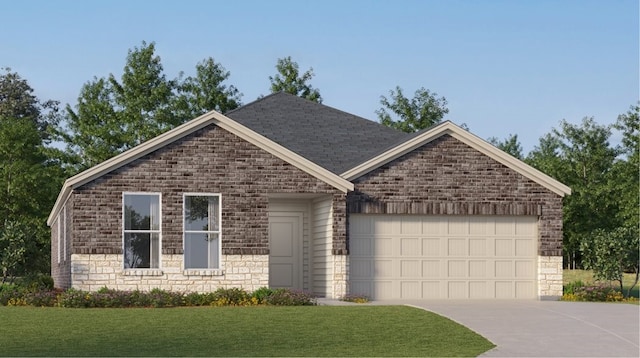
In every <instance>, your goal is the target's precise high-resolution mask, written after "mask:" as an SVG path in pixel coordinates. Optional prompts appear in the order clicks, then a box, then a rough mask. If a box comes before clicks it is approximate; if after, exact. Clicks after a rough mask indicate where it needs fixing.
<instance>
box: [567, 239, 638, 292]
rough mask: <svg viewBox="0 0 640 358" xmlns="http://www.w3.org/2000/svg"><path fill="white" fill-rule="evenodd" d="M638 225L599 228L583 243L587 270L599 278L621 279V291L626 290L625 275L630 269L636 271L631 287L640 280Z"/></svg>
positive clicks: (628, 290) (583, 254)
mask: <svg viewBox="0 0 640 358" xmlns="http://www.w3.org/2000/svg"><path fill="white" fill-rule="evenodd" d="M638 234H639V232H638V230H637V228H629V227H618V228H615V229H613V230H608V231H606V230H602V229H598V230H595V231H594V232H593V233H592V234H591V235H588V236H587V237H585V238H584V239H583V240H582V242H581V243H580V251H581V252H582V262H583V264H584V267H585V268H586V269H590V270H593V275H594V277H595V278H596V279H597V280H605V281H618V283H619V284H620V292H623V293H624V291H623V285H622V278H623V273H624V272H625V271H626V270H632V271H633V272H634V273H635V281H634V283H633V284H632V285H631V286H630V287H629V288H628V289H627V293H626V296H627V297H629V295H630V294H631V290H632V289H633V287H635V285H636V284H637V283H638V277H639V276H638V273H639V272H640V271H639V269H640V255H639V252H640V242H639V239H638Z"/></svg>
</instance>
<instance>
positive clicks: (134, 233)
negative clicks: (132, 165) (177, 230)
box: [122, 193, 161, 269]
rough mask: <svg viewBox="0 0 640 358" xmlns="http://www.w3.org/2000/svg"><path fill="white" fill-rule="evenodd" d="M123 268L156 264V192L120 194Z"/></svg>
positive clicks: (158, 217) (158, 251) (158, 199)
mask: <svg viewBox="0 0 640 358" xmlns="http://www.w3.org/2000/svg"><path fill="white" fill-rule="evenodd" d="M122 216H123V222H124V230H123V240H124V268H125V269H131V268H159V266H160V227H161V226H160V194H151V193H125V194H124V195H123V214H122Z"/></svg>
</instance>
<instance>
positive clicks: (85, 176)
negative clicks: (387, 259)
mask: <svg viewBox="0 0 640 358" xmlns="http://www.w3.org/2000/svg"><path fill="white" fill-rule="evenodd" d="M209 125H216V126H218V127H220V128H222V129H225V130H227V131H229V132H231V133H232V134H234V135H236V136H238V137H240V138H242V139H244V140H246V141H247V142H249V143H251V144H254V145H255V146H257V147H259V148H261V149H263V150H265V151H267V152H269V153H271V154H273V155H275V156H276V157H278V158H280V159H282V160H284V161H286V162H288V163H289V164H291V165H293V166H295V167H297V168H298V169H300V170H302V171H304V172H307V173H308V174H310V175H312V176H314V177H316V178H318V179H320V180H322V181H324V182H325V183H327V184H329V185H331V186H333V187H334V188H336V189H338V190H340V191H342V192H344V193H346V192H348V191H350V190H353V183H351V182H349V181H347V180H345V179H343V178H342V177H340V176H338V175H337V174H334V173H332V172H330V171H328V170H327V169H325V168H323V167H321V166H320V165H318V164H316V163H313V162H311V161H310V160H308V159H305V158H304V157H302V156H300V155H299V154H296V153H294V152H293V151H291V150H289V149H287V148H285V147H283V146H282V145H280V144H278V143H275V142H273V141H271V140H269V139H268V138H266V137H264V136H262V135H260V134H258V133H256V132H254V131H252V130H251V129H249V128H247V127H245V126H243V125H241V124H239V123H237V122H235V121H234V120H232V119H230V118H228V117H226V116H224V115H222V114H220V113H218V112H215V111H211V112H209V113H206V114H204V115H202V116H200V117H198V118H195V119H193V120H191V121H189V122H187V123H185V124H182V125H181V126H178V127H176V128H174V129H172V130H170V131H167V132H165V133H163V134H161V135H159V136H157V137H155V138H153V139H150V140H148V141H146V142H144V143H142V144H140V145H138V146H136V147H134V148H132V149H130V150H128V151H126V152H123V153H121V154H119V155H116V156H115V157H113V158H111V159H108V160H106V161H104V162H102V163H100V164H98V165H96V166H94V167H92V168H89V169H87V170H85V171H83V172H81V173H79V174H77V175H75V176H73V177H71V178H69V179H67V180H66V181H65V182H64V184H63V186H62V189H61V191H60V193H59V194H58V198H57V200H56V202H55V204H54V206H53V209H52V210H51V213H50V214H49V218H48V219H47V224H48V225H51V224H52V223H53V221H54V220H55V217H56V216H57V215H58V213H59V212H60V210H61V208H62V206H63V205H64V203H65V202H66V201H67V199H68V198H69V196H70V195H71V192H72V190H73V189H75V188H77V187H80V186H82V185H84V184H86V183H88V182H90V181H92V180H95V179H97V178H99V177H101V176H102V175H105V174H107V173H109V172H112V171H114V170H116V169H118V168H121V167H123V166H124V165H126V164H128V163H131V162H132V161H134V160H136V159H138V158H141V157H143V156H145V155H147V154H149V153H151V152H153V151H155V150H158V149H160V148H163V147H165V146H166V145H168V144H170V143H173V142H175V141H177V140H179V139H181V138H183V137H185V136H187V135H189V134H191V133H193V132H195V131H197V130H199V129H202V128H204V127H207V126H209Z"/></svg>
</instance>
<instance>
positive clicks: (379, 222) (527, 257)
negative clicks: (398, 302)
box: [349, 215, 538, 299]
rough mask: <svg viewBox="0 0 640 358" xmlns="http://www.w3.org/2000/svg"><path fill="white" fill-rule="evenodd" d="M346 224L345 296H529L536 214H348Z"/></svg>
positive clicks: (532, 282) (533, 272) (532, 286)
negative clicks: (347, 284) (347, 272)
mask: <svg viewBox="0 0 640 358" xmlns="http://www.w3.org/2000/svg"><path fill="white" fill-rule="evenodd" d="M364 218H366V219H364ZM352 222H355V223H356V225H350V233H349V235H350V236H349V237H350V277H349V280H350V282H351V286H350V289H351V292H352V293H359V294H367V295H369V296H370V297H372V298H374V299H410V298H414V299H419V298H433V299H442V298H466V299H480V298H534V297H535V294H536V288H537V287H536V282H537V281H536V279H537V272H536V267H537V265H536V262H537V225H538V224H537V219H536V218H535V217H497V216H495V217H494V216H435V215H434V216H417V215H352V218H351V221H350V223H352ZM367 230H369V231H368V232H367ZM364 291H366V292H364ZM367 292H368V293H367Z"/></svg>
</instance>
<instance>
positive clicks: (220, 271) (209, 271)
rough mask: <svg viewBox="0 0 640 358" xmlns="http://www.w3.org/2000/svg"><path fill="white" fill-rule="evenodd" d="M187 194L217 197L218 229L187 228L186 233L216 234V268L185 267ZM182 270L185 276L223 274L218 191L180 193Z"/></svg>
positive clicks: (220, 210)
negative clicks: (200, 229) (199, 229)
mask: <svg viewBox="0 0 640 358" xmlns="http://www.w3.org/2000/svg"><path fill="white" fill-rule="evenodd" d="M188 196H213V197H217V198H218V205H219V207H218V218H217V220H218V230H210V231H197V230H188V233H207V234H208V233H212V234H218V267H217V268H206V269H202V268H186V267H185V265H186V261H187V260H185V256H184V255H185V252H186V250H185V243H186V234H187V228H186V220H185V216H184V214H185V211H186V209H187V207H186V202H187V200H186V198H187V197H188ZM182 270H183V274H184V275H187V276H222V275H224V270H223V262H222V194H220V193H183V194H182Z"/></svg>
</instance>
